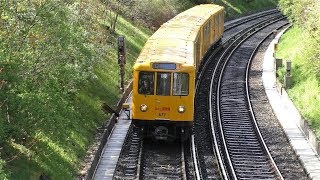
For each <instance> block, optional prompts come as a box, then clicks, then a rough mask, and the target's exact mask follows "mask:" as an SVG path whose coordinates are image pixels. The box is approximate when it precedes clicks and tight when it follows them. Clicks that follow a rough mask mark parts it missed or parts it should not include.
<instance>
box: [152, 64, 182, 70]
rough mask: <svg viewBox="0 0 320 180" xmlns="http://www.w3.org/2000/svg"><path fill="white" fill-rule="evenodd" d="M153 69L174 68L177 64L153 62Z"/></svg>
mask: <svg viewBox="0 0 320 180" xmlns="http://www.w3.org/2000/svg"><path fill="white" fill-rule="evenodd" d="M152 68H153V69H165V70H175V69H176V68H177V65H176V64H175V63H153V64H152Z"/></svg>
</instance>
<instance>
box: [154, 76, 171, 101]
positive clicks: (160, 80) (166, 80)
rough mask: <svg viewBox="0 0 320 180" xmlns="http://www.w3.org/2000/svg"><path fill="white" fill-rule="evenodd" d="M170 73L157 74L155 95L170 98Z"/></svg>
mask: <svg viewBox="0 0 320 180" xmlns="http://www.w3.org/2000/svg"><path fill="white" fill-rule="evenodd" d="M170 82H171V73H165V72H158V73H157V95H160V96H170V89H171V83H170Z"/></svg>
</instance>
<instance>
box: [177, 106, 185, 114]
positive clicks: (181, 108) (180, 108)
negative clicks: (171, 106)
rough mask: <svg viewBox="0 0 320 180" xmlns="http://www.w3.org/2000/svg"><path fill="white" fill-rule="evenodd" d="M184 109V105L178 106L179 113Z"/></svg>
mask: <svg viewBox="0 0 320 180" xmlns="http://www.w3.org/2000/svg"><path fill="white" fill-rule="evenodd" d="M185 111H186V108H185V107H184V106H179V107H178V112H179V113H184V112H185Z"/></svg>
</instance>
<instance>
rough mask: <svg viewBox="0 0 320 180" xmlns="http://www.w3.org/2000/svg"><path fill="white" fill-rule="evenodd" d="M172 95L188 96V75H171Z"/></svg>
mask: <svg viewBox="0 0 320 180" xmlns="http://www.w3.org/2000/svg"><path fill="white" fill-rule="evenodd" d="M172 86H173V87H172V95H174V96H187V95H188V94H189V74H188V73H173V85H172Z"/></svg>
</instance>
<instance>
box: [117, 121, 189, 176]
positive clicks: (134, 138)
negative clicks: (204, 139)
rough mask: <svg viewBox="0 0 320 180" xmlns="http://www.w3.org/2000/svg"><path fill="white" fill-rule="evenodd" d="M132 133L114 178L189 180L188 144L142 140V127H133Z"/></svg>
mask: <svg viewBox="0 0 320 180" xmlns="http://www.w3.org/2000/svg"><path fill="white" fill-rule="evenodd" d="M129 132H130V133H129V134H128V136H127V137H126V142H125V145H124V146H123V148H122V153H121V155H120V159H119V161H118V164H117V167H116V171H115V174H114V176H113V179H157V178H161V179H183V180H186V179H187V176H188V175H187V173H188V170H186V169H189V168H186V166H187V165H188V164H190V162H188V159H190V158H188V157H190V155H189V154H190V152H188V151H189V150H190V148H188V147H189V146H188V145H186V144H185V143H184V142H176V141H174V142H161V141H153V140H152V139H144V140H143V139H142V136H141V130H140V129H139V128H136V127H134V126H131V128H130V130H129ZM189 179H190V178H189Z"/></svg>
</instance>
